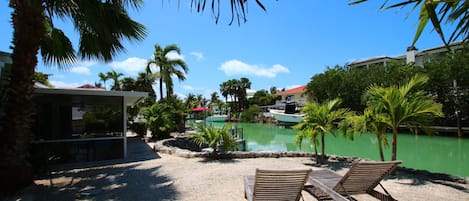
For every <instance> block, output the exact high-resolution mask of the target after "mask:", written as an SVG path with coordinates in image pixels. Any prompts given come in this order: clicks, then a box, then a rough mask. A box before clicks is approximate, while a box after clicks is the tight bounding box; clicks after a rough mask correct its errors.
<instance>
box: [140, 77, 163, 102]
mask: <svg viewBox="0 0 469 201" xmlns="http://www.w3.org/2000/svg"><path fill="white" fill-rule="evenodd" d="M158 76H159V74H158V73H156V74H152V73H148V72H140V73H138V76H137V80H135V90H136V91H145V92H148V97H149V98H151V99H152V100H153V102H154V101H155V100H156V93H155V90H154V89H153V83H155V81H156V79H157V78H158Z"/></svg>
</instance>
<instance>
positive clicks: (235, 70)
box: [219, 59, 290, 78]
mask: <svg viewBox="0 0 469 201" xmlns="http://www.w3.org/2000/svg"><path fill="white" fill-rule="evenodd" d="M219 69H220V70H222V71H223V72H225V74H226V75H254V76H258V77H268V78H274V77H276V76H277V74H279V73H289V72H290V71H289V70H288V68H286V67H284V66H282V65H280V64H275V65H273V66H272V67H270V68H265V67H263V66H259V65H253V64H247V63H244V62H242V61H239V60H236V59H234V60H230V61H226V62H225V63H222V64H221V67H220V68H219Z"/></svg>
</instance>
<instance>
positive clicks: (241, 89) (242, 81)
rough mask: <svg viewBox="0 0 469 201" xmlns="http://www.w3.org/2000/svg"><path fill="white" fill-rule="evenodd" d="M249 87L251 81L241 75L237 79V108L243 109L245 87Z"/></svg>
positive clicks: (245, 98)
mask: <svg viewBox="0 0 469 201" xmlns="http://www.w3.org/2000/svg"><path fill="white" fill-rule="evenodd" d="M250 88H251V81H249V79H248V78H245V77H242V78H240V79H239V81H238V91H237V93H238V97H239V109H244V107H245V106H246V105H247V103H246V102H247V92H246V90H247V89H250Z"/></svg>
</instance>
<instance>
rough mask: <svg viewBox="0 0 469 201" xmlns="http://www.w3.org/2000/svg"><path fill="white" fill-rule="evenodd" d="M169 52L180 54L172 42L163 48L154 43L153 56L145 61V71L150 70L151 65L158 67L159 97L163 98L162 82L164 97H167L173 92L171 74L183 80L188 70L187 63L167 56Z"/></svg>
mask: <svg viewBox="0 0 469 201" xmlns="http://www.w3.org/2000/svg"><path fill="white" fill-rule="evenodd" d="M171 52H176V53H178V54H181V50H180V49H179V47H178V46H176V45H174V44H172V45H168V46H166V47H164V48H162V47H161V46H160V45H159V44H155V52H154V53H153V58H152V59H150V60H149V61H148V62H147V68H146V69H147V72H151V67H152V65H154V66H156V67H158V68H159V78H160V98H161V99H163V83H165V86H166V97H169V96H171V95H172V94H173V79H172V78H171V76H173V75H175V76H176V77H177V78H178V79H179V80H180V81H183V80H185V79H186V77H185V73H187V71H188V68H187V65H186V63H185V62H184V61H183V60H182V59H170V58H168V54H169V53H171ZM177 66H179V67H181V70H179V69H177V68H176V67H177Z"/></svg>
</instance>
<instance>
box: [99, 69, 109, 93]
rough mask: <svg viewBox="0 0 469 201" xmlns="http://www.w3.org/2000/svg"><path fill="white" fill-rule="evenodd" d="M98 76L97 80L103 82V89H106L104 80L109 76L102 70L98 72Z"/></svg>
mask: <svg viewBox="0 0 469 201" xmlns="http://www.w3.org/2000/svg"><path fill="white" fill-rule="evenodd" d="M98 77H99V81H102V82H103V85H104V90H106V81H107V80H108V79H109V77H108V76H107V74H104V73H102V72H99V74H98Z"/></svg>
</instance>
